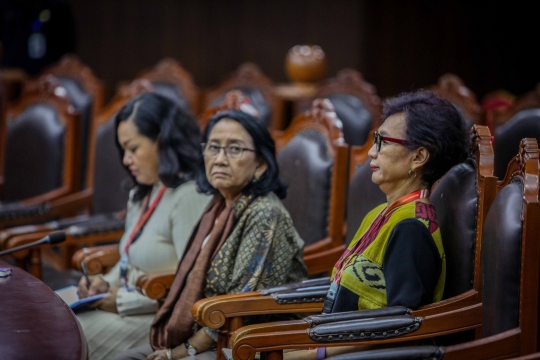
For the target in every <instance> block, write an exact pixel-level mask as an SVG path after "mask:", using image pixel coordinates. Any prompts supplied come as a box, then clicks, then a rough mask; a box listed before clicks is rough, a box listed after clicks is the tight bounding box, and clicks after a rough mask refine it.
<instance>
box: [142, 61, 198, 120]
mask: <svg viewBox="0 0 540 360" xmlns="http://www.w3.org/2000/svg"><path fill="white" fill-rule="evenodd" d="M137 78H138V79H147V80H149V81H150V82H151V83H152V85H153V87H154V92H156V93H158V94H160V95H163V96H165V97H167V98H169V99H171V100H172V101H174V102H175V103H176V104H178V106H180V108H182V109H183V110H186V111H188V112H190V113H191V114H193V116H197V115H198V114H199V90H198V89H197V86H196V85H195V83H194V82H193V78H192V76H191V74H190V73H188V72H187V71H186V70H185V69H184V68H183V67H182V65H181V64H180V62H178V61H177V60H175V59H173V58H170V57H167V58H164V59H162V60H161V61H159V62H158V63H157V64H156V65H155V66H154V67H152V68H150V69H146V70H143V71H142V72H141V73H140V74H139V75H138V76H137Z"/></svg>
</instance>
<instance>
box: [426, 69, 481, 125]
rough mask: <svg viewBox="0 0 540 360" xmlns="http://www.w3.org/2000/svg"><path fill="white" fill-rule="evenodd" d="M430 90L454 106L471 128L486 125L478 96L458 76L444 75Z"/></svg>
mask: <svg viewBox="0 0 540 360" xmlns="http://www.w3.org/2000/svg"><path fill="white" fill-rule="evenodd" d="M428 89H429V90H432V91H434V92H436V93H438V94H439V95H440V96H441V97H443V98H445V99H446V100H448V101H450V102H451V103H452V104H454V106H455V107H456V108H457V109H458V110H459V111H460V112H461V114H462V115H463V117H464V118H465V120H466V121H467V122H468V123H469V125H470V126H472V125H474V124H478V125H484V123H485V120H484V113H483V111H482V107H481V106H480V104H479V103H478V100H477V98H476V94H475V93H473V92H472V91H471V90H470V89H469V88H468V87H466V86H465V84H464V83H463V81H462V80H461V79H460V78H459V77H458V76H457V75H455V74H450V73H447V74H444V75H442V76H441V77H440V78H439V80H438V81H437V84H435V85H432V86H430V87H428Z"/></svg>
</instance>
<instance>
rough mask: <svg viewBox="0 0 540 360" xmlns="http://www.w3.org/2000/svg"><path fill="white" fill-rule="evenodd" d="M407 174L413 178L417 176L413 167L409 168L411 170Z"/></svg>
mask: <svg viewBox="0 0 540 360" xmlns="http://www.w3.org/2000/svg"><path fill="white" fill-rule="evenodd" d="M413 174H414V175H413ZM407 175H409V177H410V178H411V179H414V178H415V177H416V171H415V172H413V171H412V169H409V171H407Z"/></svg>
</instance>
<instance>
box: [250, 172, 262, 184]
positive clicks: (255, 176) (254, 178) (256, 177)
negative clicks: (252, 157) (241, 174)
mask: <svg viewBox="0 0 540 360" xmlns="http://www.w3.org/2000/svg"><path fill="white" fill-rule="evenodd" d="M260 177H261V175H258V174H257V173H255V174H253V180H251V182H257V180H259V179H260Z"/></svg>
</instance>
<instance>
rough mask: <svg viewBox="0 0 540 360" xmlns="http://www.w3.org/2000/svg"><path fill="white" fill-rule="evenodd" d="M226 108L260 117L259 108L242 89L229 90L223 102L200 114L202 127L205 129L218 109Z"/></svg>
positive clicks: (199, 119)
mask: <svg viewBox="0 0 540 360" xmlns="http://www.w3.org/2000/svg"><path fill="white" fill-rule="evenodd" d="M226 109H232V110H240V111H244V112H246V113H248V114H250V115H253V116H255V117H257V118H259V117H260V114H259V112H258V111H257V109H255V107H253V105H251V104H250V102H249V99H248V98H247V97H246V96H245V95H244V94H243V93H242V92H241V91H240V90H229V91H227V93H225V97H224V98H223V102H222V103H221V104H218V105H215V106H211V107H208V108H206V109H205V110H204V111H203V112H202V113H201V114H200V115H199V118H198V121H199V125H200V127H201V129H202V130H203V131H204V128H205V127H206V124H207V123H208V121H209V120H210V118H211V117H212V116H213V115H215V114H216V113H217V112H218V111H222V110H226Z"/></svg>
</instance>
